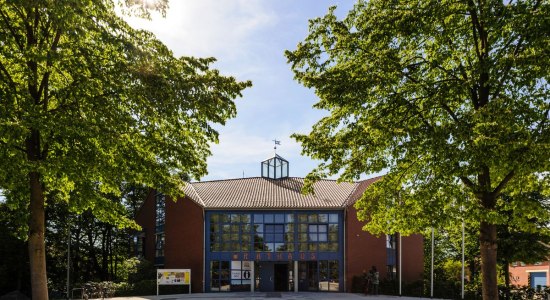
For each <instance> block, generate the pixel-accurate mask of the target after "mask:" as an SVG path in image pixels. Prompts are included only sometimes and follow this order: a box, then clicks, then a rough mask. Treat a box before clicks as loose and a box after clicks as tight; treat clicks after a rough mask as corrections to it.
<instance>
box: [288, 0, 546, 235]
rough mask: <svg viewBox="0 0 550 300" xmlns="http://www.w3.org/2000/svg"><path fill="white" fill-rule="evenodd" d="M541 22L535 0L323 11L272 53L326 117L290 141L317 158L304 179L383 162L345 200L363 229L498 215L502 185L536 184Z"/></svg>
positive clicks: (347, 176)
mask: <svg viewBox="0 0 550 300" xmlns="http://www.w3.org/2000/svg"><path fill="white" fill-rule="evenodd" d="M474 15H475V16H474ZM476 17H477V19H475V20H474V19H473V18H476ZM478 22H482V23H483V24H482V25H483V26H484V27H483V28H479V26H481V25H479V24H478ZM473 26H474V28H472V27H473ZM549 29H550V4H549V3H548V2H547V1H536V2H532V1H513V2H511V3H509V4H504V3H503V2H502V1H487V3H485V4H480V5H478V4H473V2H472V6H470V5H469V4H468V2H467V1H458V2H457V1H428V2H422V1H420V2H419V1H407V0H401V1H392V2H391V3H388V2H387V1H368V2H367V1H359V2H358V3H357V4H356V6H355V7H354V8H353V10H351V11H350V12H349V13H348V16H347V17H346V18H344V19H343V20H338V19H337V18H336V16H335V14H334V8H331V9H330V10H329V13H328V14H327V15H326V16H324V17H320V18H317V19H314V20H312V21H311V22H310V33H309V36H308V37H307V38H306V39H305V40H304V41H303V42H301V43H300V44H299V45H298V47H297V49H296V50H295V51H293V52H290V51H287V53H286V55H287V57H288V60H289V62H290V63H291V64H292V69H293V70H294V72H295V75H296V79H297V80H298V81H300V82H301V83H302V84H304V85H305V86H307V87H310V88H313V89H315V92H316V93H317V95H318V96H319V102H318V103H317V104H316V105H315V107H316V108H319V109H324V110H328V111H329V112H330V115H329V116H327V117H325V118H323V119H322V120H320V121H319V122H318V123H317V124H315V125H314V126H313V129H312V131H311V132H310V133H309V134H308V135H303V134H295V135H294V137H295V138H296V139H297V140H298V141H299V142H301V143H302V146H303V152H304V153H305V154H308V155H310V156H312V157H313V158H315V159H319V160H322V161H325V162H324V163H321V164H320V165H319V167H318V168H317V169H315V170H314V171H313V172H311V173H310V174H309V175H308V179H309V180H310V182H311V181H312V180H315V179H318V178H322V177H326V176H331V175H335V174H339V175H340V180H345V181H350V180H354V179H357V178H359V176H360V175H361V174H363V173H367V174H369V173H375V172H381V171H386V170H387V174H386V175H385V176H384V179H383V180H380V181H378V182H377V183H376V184H375V185H374V187H373V188H370V189H369V190H368V191H367V192H366V193H365V195H364V197H363V199H362V200H361V201H359V202H358V204H357V207H358V208H359V209H360V210H361V211H363V213H362V214H361V217H362V218H363V219H365V220H367V221H369V222H368V223H367V224H366V229H368V230H369V231H371V232H375V233H384V232H397V231H399V232H402V233H412V232H423V231H424V230H425V229H426V228H427V227H431V226H435V225H437V226H445V225H447V224H446V223H447V222H448V220H452V219H455V218H460V217H469V218H471V219H473V220H476V221H478V222H479V220H487V221H489V222H491V223H498V222H500V221H501V218H500V216H499V215H498V214H497V213H493V212H492V209H493V208H494V203H493V202H494V199H495V197H497V196H498V195H500V193H501V192H502V191H503V190H504V189H506V190H508V191H510V192H512V191H519V190H520V188H523V189H530V190H535V189H539V188H540V189H546V190H547V189H548V186H547V183H548V182H549V181H550V180H548V171H549V170H550V165H549V161H550V148H549V147H550V146H549V145H550V126H549V125H550V124H548V119H549V108H550V100H549V99H550V98H549V91H550V89H549V88H548V87H549V86H548V82H547V79H548V76H549V72H550V71H549V70H550V56H549V53H548V51H547V49H548V45H549V43H550V40H549V37H548V35H546V34H542V33H543V32H548V30H549ZM478 31H479V32H478ZM479 34H483V36H479ZM482 43H484V44H483V45H482ZM482 46H483V47H485V48H482ZM340 171H341V173H339V172H340ZM541 182H546V186H543V187H540V186H539V185H540V183H541ZM463 186H466V187H467V189H466V190H464V189H463ZM482 198H483V199H489V198H490V200H483V201H482V200H481V199H482ZM460 206H462V207H463V208H464V210H465V212H464V211H462V212H461V211H459V210H458V207H460ZM523 207H524V206H523V204H521V203H517V207H516V208H515V209H514V210H515V211H517V212H518V213H523V212H524V211H523V210H529V209H523ZM367 212H368V213H367ZM525 213H527V212H525ZM528 213H533V212H532V211H529V212H528Z"/></svg>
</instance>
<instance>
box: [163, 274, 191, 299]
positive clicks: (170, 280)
mask: <svg viewBox="0 0 550 300" xmlns="http://www.w3.org/2000/svg"><path fill="white" fill-rule="evenodd" d="M159 285H189V294H191V269H158V270H157V296H158V294H159Z"/></svg>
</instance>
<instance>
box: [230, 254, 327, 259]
mask: <svg viewBox="0 0 550 300" xmlns="http://www.w3.org/2000/svg"><path fill="white" fill-rule="evenodd" d="M294 258H295V257H294V254H293V253H292V252H286V253H285V252H279V253H271V252H256V253H248V252H242V253H232V254H231V260H233V261H239V260H242V261H249V260H251V259H254V260H257V261H266V260H274V261H282V260H285V259H286V260H294ZM317 259H318V258H317V253H315V252H300V253H298V256H297V260H317Z"/></svg>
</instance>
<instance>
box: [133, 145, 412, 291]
mask: <svg viewBox="0 0 550 300" xmlns="http://www.w3.org/2000/svg"><path fill="white" fill-rule="evenodd" d="M261 170H262V177H252V178H242V179H231V180H219V181H207V182H194V183H188V184H187V185H186V187H185V189H184V192H185V195H186V196H185V198H183V199H178V201H171V200H172V199H168V198H167V197H165V196H164V195H162V194H159V193H156V192H155V191H151V192H150V193H149V195H148V197H147V199H146V201H145V203H144V204H143V206H142V208H141V210H140V212H139V214H138V216H137V222H138V224H140V225H141V226H142V228H143V232H142V233H141V235H140V236H139V238H138V245H139V246H138V248H139V252H140V253H141V254H142V255H143V256H144V257H145V258H146V259H148V260H150V261H154V263H155V265H156V266H158V267H159V268H185V269H191V270H192V274H193V275H192V278H191V279H192V289H193V292H226V291H265V292H270V291H296V292H298V291H329V292H330V291H338V292H344V291H351V285H352V281H353V277H354V276H362V274H363V272H364V271H365V270H369V269H370V268H371V267H372V266H375V267H376V268H377V269H378V270H379V273H380V278H381V279H382V280H383V279H386V278H388V279H391V278H395V277H396V275H397V272H398V271H399V270H398V265H399V261H398V256H397V249H398V248H399V247H401V249H402V251H401V257H402V262H401V264H400V265H401V268H402V270H401V274H402V280H403V282H405V283H406V282H409V283H410V282H413V281H416V280H421V279H422V271H423V250H422V249H423V239H422V237H421V236H409V237H403V238H402V242H401V245H399V243H397V240H398V239H397V237H396V236H381V237H375V236H372V235H370V234H368V233H366V232H364V231H362V230H361V228H362V226H363V224H362V223H361V222H359V221H358V220H357V212H356V210H355V208H354V207H353V204H354V203H355V201H357V199H359V197H360V196H361V195H362V194H363V192H364V191H365V189H367V188H368V187H369V185H371V184H372V183H374V182H375V181H377V180H379V179H380V178H372V179H368V180H364V181H360V182H355V183H337V182H336V181H334V180H321V181H319V182H317V183H315V185H314V191H315V192H314V194H310V195H303V194H302V193H301V190H302V187H303V185H304V179H303V178H296V177H288V174H289V170H288V162H287V161H286V160H284V159H283V158H282V157H280V156H278V155H275V156H274V157H273V158H270V159H268V160H266V161H264V162H262V169H261Z"/></svg>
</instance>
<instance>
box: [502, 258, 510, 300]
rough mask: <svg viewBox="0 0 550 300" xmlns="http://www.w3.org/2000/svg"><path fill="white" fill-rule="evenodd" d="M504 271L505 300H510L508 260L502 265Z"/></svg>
mask: <svg viewBox="0 0 550 300" xmlns="http://www.w3.org/2000/svg"><path fill="white" fill-rule="evenodd" d="M502 270H503V272H504V284H505V285H506V294H504V298H505V299H506V300H509V299H510V263H509V262H508V261H507V260H504V264H503V265H502Z"/></svg>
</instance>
